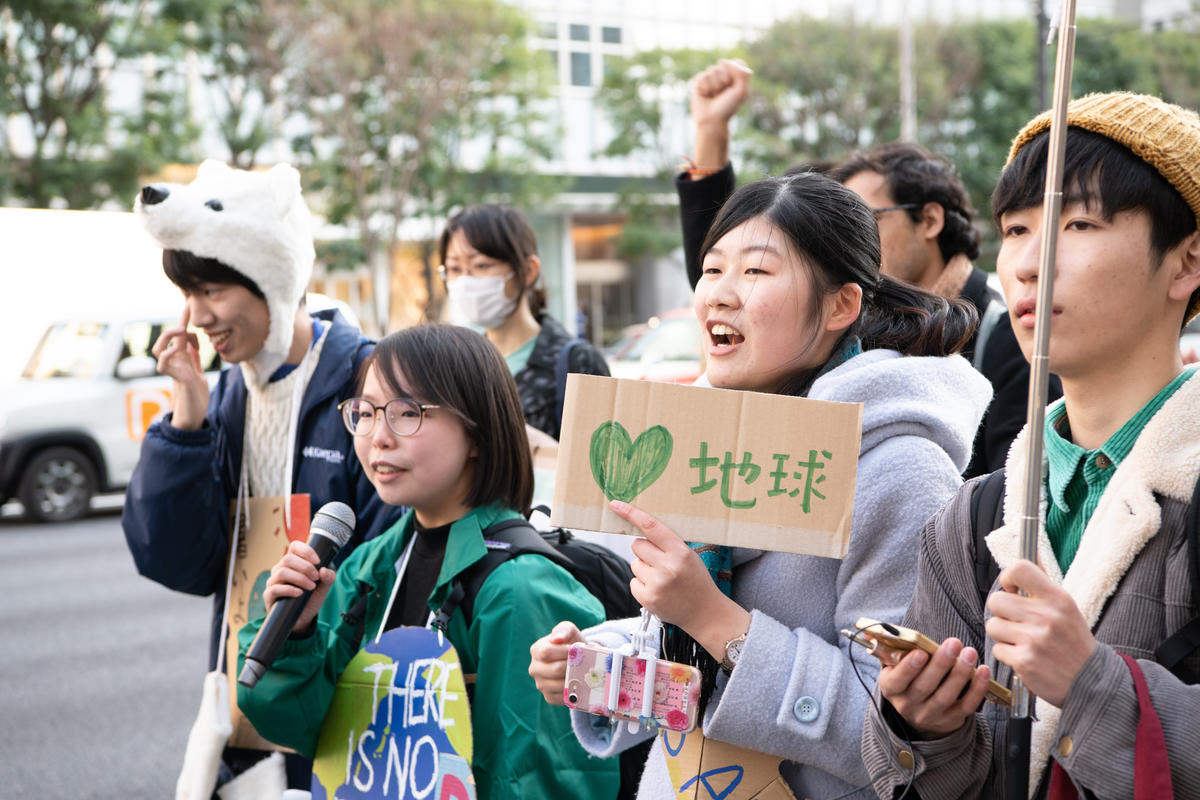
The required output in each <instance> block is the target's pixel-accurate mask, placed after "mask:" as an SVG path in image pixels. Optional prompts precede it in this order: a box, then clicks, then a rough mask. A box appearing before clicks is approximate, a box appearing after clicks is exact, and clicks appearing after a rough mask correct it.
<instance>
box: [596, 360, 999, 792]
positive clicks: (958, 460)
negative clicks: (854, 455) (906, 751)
mask: <svg viewBox="0 0 1200 800" xmlns="http://www.w3.org/2000/svg"><path fill="white" fill-rule="evenodd" d="M809 397H811V398H813V399H818V400H837V401H844V402H855V403H862V404H863V429H862V444H861V448H860V453H859V462H858V478H857V483H856V488H855V496H854V519H853V523H852V525H851V532H850V546H849V552H848V554H847V555H846V557H845V559H842V560H837V559H832V558H819V557H815V556H804V555H794V554H790V553H778V552H766V551H760V550H748V549H744V548H734V551H733V559H734V569H733V599H734V600H736V601H737V602H738V603H739V604H741V605H742V607H744V608H747V609H750V610H751V623H750V630H749V632H748V634H747V636H746V642H745V646H744V648H743V650H742V655H741V658H740V660H739V662H738V665H737V667H736V668H735V669H734V670H733V671H732V673H730V675H729V678H728V680H725V681H719V682H718V687H717V691H716V692H714V694H713V699H712V701H711V702H710V703H709V707H708V711H707V712H706V716H705V719H704V723H703V724H704V734H705V736H707V737H709V738H710V739H716V740H720V741H724V742H729V743H731V744H735V745H738V746H740V747H746V748H750V749H752V750H758V751H761V752H765V753H771V754H774V755H777V756H780V757H782V758H784V759H789V761H787V762H785V763H784V765H783V767H782V768H781V772H782V773H783V775H784V777H785V779H786V780H787V782H788V784H789V785H790V786H791V787H792V789H793V791H795V792H796V794H797V796H798V797H833V796H835V795H841V794H843V793H844V792H847V791H850V790H853V789H854V788H855V787H861V791H860V792H857V793H855V794H854V795H853V796H854V797H868V796H870V794H871V788H870V781H869V778H868V776H867V772H866V770H865V769H864V767H863V764H862V761H861V759H860V758H859V756H858V746H859V738H860V732H861V730H862V723H863V717H864V714H865V712H866V708H867V705H868V703H869V702H870V696H869V694H868V692H867V691H865V690H864V689H863V687H862V686H861V685H860V684H859V682H858V679H857V678H856V677H855V674H854V670H853V669H852V668H851V664H850V659H851V658H853V659H854V661H855V664H856V665H857V667H858V671H859V673H861V675H862V677H863V680H865V681H866V682H867V685H868V686H873V685H874V681H875V676H876V675H877V674H878V672H879V664H878V662H877V661H876V659H875V658H874V657H873V656H869V655H866V654H865V653H864V652H863V649H862V648H861V647H857V646H855V647H854V652H850V649H849V646H848V644H849V643H848V642H847V640H845V639H843V638H842V637H841V636H839V633H838V632H839V630H840V629H841V628H853V627H854V623H855V621H856V620H857V619H858V617H860V616H869V617H873V618H875V619H882V620H890V621H896V620H899V619H900V617H901V616H902V615H903V613H904V609H905V607H906V606H907V605H908V601H909V598H910V597H911V596H912V590H913V585H914V581H915V577H916V571H915V567H916V554H917V535H918V533H919V531H920V530H921V526H922V525H923V524H924V523H925V521H926V520H927V519H929V517H930V516H931V515H932V514H933V513H934V512H935V511H937V510H938V509H939V508H941V506H942V505H943V504H945V503H946V501H947V500H948V499H949V498H950V497H952V496H953V494H954V492H955V491H956V490H957V489H958V487H959V486H960V484H961V479H960V478H959V475H960V473H961V472H962V469H963V467H964V466H965V465H966V463H967V460H968V458H969V457H970V454H971V442H972V440H973V439H974V436H975V429H976V428H977V427H978V425H979V420H980V417H981V416H982V415H983V412H984V409H985V408H986V406H987V403H988V400H989V399H990V398H991V386H990V385H989V383H988V381H987V379H986V378H984V377H982V376H981V375H980V374H979V373H978V372H976V371H975V370H974V369H973V368H972V367H971V365H970V364H969V363H968V362H967V361H965V360H964V359H962V358H961V357H959V356H952V357H949V358H924V357H908V356H902V355H900V354H899V353H897V352H895V351H891V350H871V351H868V352H866V353H863V354H861V355H858V356H856V357H854V358H852V359H850V360H849V361H847V362H846V363H844V364H842V365H840V366H838V367H837V368H835V369H833V370H831V371H830V372H828V373H827V374H825V375H823V376H822V377H821V378H819V379H817V381H816V382H814V384H813V386H812V390H811V391H810V393H809ZM677 533H679V535H680V536H682V537H683V538H684V539H687V531H677ZM628 629H629V626H627V625H626V626H623V625H622V624H621V623H607V624H605V625H602V626H599V627H597V628H593V629H589V630H588V631H585V636H586V637H587V638H589V639H592V640H593V641H598V642H599V643H601V644H605V645H607V646H610V647H613V646H619V645H620V644H621V643H623V642H625V641H627V640H628V637H627V635H626V632H627V631H628ZM722 675H723V673H722ZM572 722H573V725H574V729H575V732H576V736H578V737H579V739H580V742H581V743H582V744H583V745H584V747H585V748H586V749H588V750H589V751H590V752H592V753H594V754H596V755H600V756H607V755H611V754H613V753H615V752H619V751H620V750H623V749H625V748H626V747H629V746H631V745H632V744H634V743H635V742H636V741H639V740H643V739H645V738H646V736H647V734H630V733H629V732H628V729H627V727H626V726H624V725H622V726H618V727H617V728H615V729H610V728H609V726H608V724H607V720H606V719H605V718H603V717H598V716H593V715H588V714H583V713H581V712H572ZM638 797H639V798H641V800H652V799H655V798H664V799H665V798H674V797H675V792H674V791H673V789H672V787H671V783H670V779H669V777H668V774H667V766H666V759H665V758H664V756H663V754H662V748H661V747H659V746H657V745H656V746H655V747H654V748H653V749H652V750H651V754H650V759H649V761H648V762H647V765H646V771H645V773H644V774H643V777H642V783H641V786H640V789H639V794H638Z"/></svg>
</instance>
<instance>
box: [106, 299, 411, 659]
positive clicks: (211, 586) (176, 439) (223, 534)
mask: <svg viewBox="0 0 1200 800" xmlns="http://www.w3.org/2000/svg"><path fill="white" fill-rule="evenodd" d="M313 316H314V317H317V318H319V319H323V320H326V321H329V322H332V323H333V324H332V326H331V327H330V329H329V332H328V334H326V339H325V344H324V345H323V346H322V349H321V356H320V359H319V360H318V362H317V367H316V369H315V371H314V372H313V375H312V378H311V379H310V380H309V383H308V386H307V387H306V388H305V392H304V400H303V402H302V403H301V406H300V420H299V425H298V429H297V434H296V452H295V453H294V455H293V462H292V463H293V464H294V465H295V467H294V469H293V474H292V492H294V493H296V494H302V493H307V494H309V495H310V496H311V501H312V503H311V507H312V511H313V512H316V510H317V509H319V508H320V507H321V506H322V505H324V504H325V503H328V502H330V501H332V500H340V501H341V502H343V503H346V504H347V505H348V506H350V507H351V508H352V509H354V513H355V515H356V516H357V518H358V524H357V526H356V527H355V532H354V537H353V538H352V539H351V541H350V542H349V543H348V544H347V545H346V547H344V548H342V550H341V552H340V553H339V560H340V559H341V558H344V557H345V556H346V555H347V554H348V553H349V552H350V551H351V550H352V549H353V548H354V547H355V546H356V545H358V544H360V543H361V542H364V541H366V540H367V539H371V538H373V537H374V536H376V535H377V534H379V533H381V532H383V531H384V530H386V529H387V528H388V527H389V526H391V524H392V523H394V522H395V521H396V520H397V519H399V518H400V516H401V513H402V511H403V509H401V508H397V507H395V506H389V505H387V504H386V503H384V502H383V501H382V500H380V499H379V495H378V494H376V493H375V488H374V487H373V486H372V485H371V483H370V481H368V480H367V478H366V476H365V475H364V474H363V471H362V466H361V465H360V464H359V463H358V458H357V457H356V456H355V455H354V444H353V442H352V441H351V436H350V434H349V432H347V431H346V427H345V426H344V425H343V424H342V418H341V415H340V414H339V412H338V410H337V404H338V403H340V402H341V401H342V400H344V399H346V398H347V397H351V396H353V394H354V388H355V373H356V371H357V368H358V366H359V364H361V363H362V360H363V359H364V358H366V356H367V355H369V354H370V352H371V350H372V349H373V348H374V342H372V341H371V340H370V339H367V338H365V337H363V336H362V335H361V334H360V333H359V331H358V329H357V328H355V327H353V326H351V325H349V324H348V323H347V322H346V320H345V318H344V317H342V316H341V314H339V313H338V312H336V311H321V312H317V313H315V314H313ZM245 418H246V384H245V382H244V381H243V378H242V371H241V369H240V368H237V367H234V368H230V369H225V370H223V371H222V372H221V376H220V378H218V380H217V383H216V385H215V386H214V387H213V389H212V391H211V392H210V394H209V402H208V412H207V414H206V416H205V421H204V426H203V427H201V428H200V429H199V430H194V431H185V430H179V429H178V428H174V427H172V426H171V425H170V417H169V416H168V417H167V418H166V419H164V420H163V421H161V422H156V423H154V424H153V425H151V426H150V429H149V430H147V431H146V438H145V439H144V440H143V441H142V453H141V457H140V458H139V459H138V463H137V467H136V468H135V469H134V471H133V477H132V478H131V479H130V482H129V487H128V488H127V489H126V491H125V509H124V512H123V513H122V515H121V527H122V528H123V529H124V530H125V541H126V542H127V543H128V544H129V551H130V553H132V554H133V560H134V563H135V564H136V565H137V568H138V572H140V573H141V574H142V575H145V576H146V577H147V578H150V579H151V580H154V581H157V582H158V583H161V584H162V585H164V586H166V587H168V588H170V589H175V590H177V591H180V592H187V593H189V594H197V595H209V594H211V595H214V602H213V620H212V628H213V630H212V652H211V654H210V666H212V665H215V663H216V653H217V649H216V645H217V637H218V636H219V635H220V630H221V615H222V613H223V612H224V608H225V579H226V563H227V562H226V557H227V555H228V553H229V509H230V503H231V501H233V500H234V499H235V498H236V497H237V487H238V478H239V475H240V470H241V466H242V435H243V432H244V430H245Z"/></svg>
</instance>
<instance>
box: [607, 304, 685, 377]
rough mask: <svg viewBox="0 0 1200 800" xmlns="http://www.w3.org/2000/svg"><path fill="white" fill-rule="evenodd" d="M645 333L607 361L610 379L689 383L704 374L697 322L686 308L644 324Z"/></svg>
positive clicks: (661, 315)
mask: <svg viewBox="0 0 1200 800" xmlns="http://www.w3.org/2000/svg"><path fill="white" fill-rule="evenodd" d="M646 327H647V329H646V331H645V333H643V334H642V335H641V336H639V337H638V338H637V340H636V341H634V342H633V344H632V345H631V346H630V347H629V348H628V349H627V350H626V351H625V353H624V354H623V355H622V356H621V357H619V358H610V359H609V362H608V369H609V372H611V373H612V376H613V377H614V378H636V379H639V380H647V381H664V382H667V383H691V382H692V381H694V380H696V378H698V377H700V373H702V372H703V371H704V366H703V363H702V361H701V357H700V352H701V344H700V334H701V331H700V323H699V322H697V321H696V314H695V312H694V311H693V310H692V309H690V308H678V309H674V310H672V311H666V312H664V313H662V314H660V315H658V316H656V317H651V318H650V319H649V320H647V321H646Z"/></svg>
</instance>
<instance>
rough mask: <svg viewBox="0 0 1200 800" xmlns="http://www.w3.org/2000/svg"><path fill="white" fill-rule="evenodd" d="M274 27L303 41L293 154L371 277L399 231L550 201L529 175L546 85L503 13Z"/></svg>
mask: <svg viewBox="0 0 1200 800" xmlns="http://www.w3.org/2000/svg"><path fill="white" fill-rule="evenodd" d="M281 18H282V20H283V22H284V27H285V28H290V29H292V30H293V35H294V36H295V39H296V40H299V41H302V42H303V47H302V48H299V49H298V52H297V53H296V54H295V57H294V58H290V59H288V62H287V65H288V68H289V70H290V74H291V76H292V79H291V83H290V93H291V94H290V101H291V103H292V107H293V109H294V110H295V111H297V112H300V113H302V114H303V115H304V118H305V120H306V121H307V123H308V125H309V130H308V131H307V132H306V133H305V134H304V135H302V136H301V137H299V138H298V139H296V141H295V142H294V147H295V149H296V151H297V152H298V153H299V154H300V157H301V160H302V162H303V164H304V166H305V167H306V168H307V171H308V173H309V176H310V179H309V182H308V185H309V186H310V187H311V188H316V189H321V190H324V194H325V197H326V200H327V205H326V210H327V212H328V215H329V218H330V219H331V221H333V222H340V223H347V224H349V225H350V226H351V227H352V228H353V229H354V230H355V231H356V232H357V233H358V235H359V237H360V238H361V239H362V244H363V251H364V253H365V254H366V255H367V257H368V260H369V262H370V263H372V264H374V265H376V267H378V268H380V269H386V268H387V265H388V264H389V263H390V262H388V260H387V258H386V257H387V256H390V255H391V254H392V252H393V251H394V250H395V248H396V246H397V243H398V240H399V226H400V224H401V222H402V221H404V220H405V219H409V218H413V217H422V216H428V215H435V216H436V215H441V214H445V213H446V212H447V211H448V210H450V209H452V208H455V207H458V206H461V205H464V204H466V203H472V202H484V201H487V200H493V201H501V202H507V203H513V204H518V205H522V204H528V203H530V202H533V201H535V200H538V199H541V198H544V197H547V196H549V195H550V194H552V193H554V192H555V191H556V190H557V189H558V188H559V184H557V183H556V182H554V181H553V180H550V179H548V178H546V177H544V176H539V175H538V172H537V170H536V169H532V168H531V164H533V163H536V162H538V161H539V160H544V159H547V158H549V157H550V155H551V151H552V134H553V133H554V131H553V129H552V127H551V125H550V123H549V122H548V120H547V117H546V115H545V114H544V113H541V111H540V109H539V103H540V101H543V100H545V99H546V98H548V96H549V84H550V73H549V66H548V65H547V64H546V61H545V58H544V57H542V56H541V54H538V53H534V52H532V51H530V50H529V48H528V46H527V44H526V42H527V40H528V36H529V22H528V20H527V19H526V18H525V17H524V16H523V15H521V14H520V13H518V12H517V11H516V10H515V9H513V8H512V7H511V6H509V5H507V4H505V3H503V2H500V0H454V1H453V2H447V1H446V0H397V1H396V2H386V3H384V2H381V1H380V0H336V2H335V0H308V2H306V3H303V4H295V9H294V10H293V11H292V12H291V13H289V14H285V15H283V16H282V17H281ZM427 272H428V273H429V274H428V275H427V276H426V277H427V283H429V284H430V285H431V282H432V272H431V271H429V270H427ZM431 295H432V292H431Z"/></svg>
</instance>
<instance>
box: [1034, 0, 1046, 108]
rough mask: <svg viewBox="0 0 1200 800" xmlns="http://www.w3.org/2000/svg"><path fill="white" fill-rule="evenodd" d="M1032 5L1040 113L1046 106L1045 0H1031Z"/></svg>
mask: <svg viewBox="0 0 1200 800" xmlns="http://www.w3.org/2000/svg"><path fill="white" fill-rule="evenodd" d="M1033 6H1034V14H1035V20H1034V27H1035V28H1037V30H1036V31H1035V32H1034V36H1035V37H1037V41H1036V42H1035V44H1034V47H1035V49H1034V52H1035V53H1037V111H1038V113H1041V112H1042V111H1043V110H1044V109H1045V108H1046V25H1047V20H1046V0H1033Z"/></svg>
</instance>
